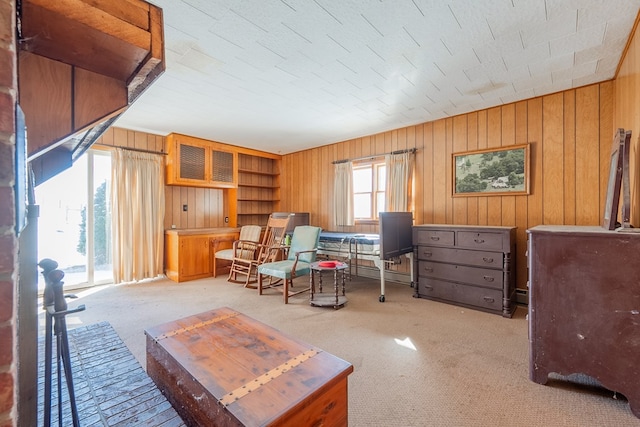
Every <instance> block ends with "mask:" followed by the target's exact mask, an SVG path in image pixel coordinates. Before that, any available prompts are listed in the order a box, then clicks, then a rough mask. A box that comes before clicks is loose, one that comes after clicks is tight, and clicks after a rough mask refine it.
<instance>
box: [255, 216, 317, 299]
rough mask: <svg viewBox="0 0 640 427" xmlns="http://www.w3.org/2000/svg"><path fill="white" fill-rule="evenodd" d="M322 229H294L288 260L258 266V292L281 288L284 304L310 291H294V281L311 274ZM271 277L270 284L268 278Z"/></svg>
mask: <svg viewBox="0 0 640 427" xmlns="http://www.w3.org/2000/svg"><path fill="white" fill-rule="evenodd" d="M321 230H322V229H321V228H320V227H314V226H310V225H299V226H297V227H296V228H294V229H293V236H292V237H291V246H290V247H289V248H288V253H287V259H285V260H282V261H275V262H268V263H265V264H261V265H259V266H258V290H259V292H260V295H262V291H263V290H265V289H269V288H275V287H281V288H280V290H281V291H282V294H283V295H284V303H285V304H287V303H288V302H289V297H291V296H293V295H297V294H299V293H302V292H305V291H308V290H309V286H308V285H305V286H302V287H301V288H300V289H297V290H295V291H294V290H293V279H294V278H296V277H299V276H305V275H308V274H309V273H310V272H311V267H310V266H311V263H312V262H314V261H315V260H316V252H317V251H318V241H319V240H320V231H321ZM265 276H269V277H270V280H268V282H269V283H266V282H267V280H266V277H265Z"/></svg>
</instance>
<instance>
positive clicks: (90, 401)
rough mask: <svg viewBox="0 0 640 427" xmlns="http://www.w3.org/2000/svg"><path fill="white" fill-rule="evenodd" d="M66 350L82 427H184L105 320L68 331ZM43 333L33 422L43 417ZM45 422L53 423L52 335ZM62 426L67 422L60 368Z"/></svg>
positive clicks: (55, 390) (55, 394) (68, 412)
mask: <svg viewBox="0 0 640 427" xmlns="http://www.w3.org/2000/svg"><path fill="white" fill-rule="evenodd" d="M68 336H69V351H70V353H71V357H70V359H71V365H72V368H71V370H72V373H73V383H74V391H75V394H76V405H77V407H78V416H79V419H80V420H79V421H80V425H81V426H82V427H91V426H162V427H174V426H176V427H177V426H184V425H185V424H184V422H183V421H182V420H181V419H180V417H179V416H178V414H177V413H176V412H175V410H174V409H173V407H172V406H171V405H170V404H169V402H168V401H167V400H166V399H165V397H164V396H163V395H162V393H161V392H160V391H159V390H158V388H157V387H156V386H155V384H154V383H153V381H152V380H151V379H150V378H149V376H148V375H147V373H146V372H145V371H144V369H143V368H142V366H140V364H139V363H138V361H137V360H136V359H135V358H134V357H133V355H132V354H131V352H129V350H128V349H127V347H126V346H125V345H124V343H123V342H122V340H121V339H120V337H119V336H118V334H117V333H116V332H115V330H114V329H113V328H112V327H111V325H110V324H109V323H108V322H102V323H96V324H93V325H88V326H83V327H80V328H76V329H72V330H69V332H68ZM44 347H45V345H44V338H42V339H40V342H39V358H38V361H39V363H38V425H43V421H44V400H43V397H44V365H45V363H44ZM52 372H53V373H52V376H53V378H52V404H51V406H52V409H51V425H52V426H57V425H58V383H57V364H56V337H55V335H54V336H53V369H52ZM61 381H62V382H61V384H62V393H61V395H62V418H63V419H62V425H64V426H70V425H72V417H71V408H70V406H69V395H68V392H67V386H66V382H65V375H64V373H62V374H61Z"/></svg>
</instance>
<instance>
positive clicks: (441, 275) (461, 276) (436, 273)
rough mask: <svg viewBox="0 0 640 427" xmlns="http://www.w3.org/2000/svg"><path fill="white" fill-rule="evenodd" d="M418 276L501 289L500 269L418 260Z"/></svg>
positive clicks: (501, 275) (501, 276) (501, 274)
mask: <svg viewBox="0 0 640 427" xmlns="http://www.w3.org/2000/svg"><path fill="white" fill-rule="evenodd" d="M418 276H419V277H422V276H424V277H430V278H434V279H444V280H451V281H454V282H461V283H468V284H471V285H478V286H487V287H490V288H496V289H502V279H503V271H502V270H491V269H489V268H478V267H468V266H465V265H457V264H445V263H441V262H430V261H418Z"/></svg>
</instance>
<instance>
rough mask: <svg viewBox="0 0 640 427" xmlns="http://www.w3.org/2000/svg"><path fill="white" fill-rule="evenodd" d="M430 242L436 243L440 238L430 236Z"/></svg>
mask: <svg viewBox="0 0 640 427" xmlns="http://www.w3.org/2000/svg"><path fill="white" fill-rule="evenodd" d="M431 240H433V241H434V242H437V241H438V240H440V238H439V237H438V236H431Z"/></svg>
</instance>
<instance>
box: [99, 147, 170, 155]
mask: <svg viewBox="0 0 640 427" xmlns="http://www.w3.org/2000/svg"><path fill="white" fill-rule="evenodd" d="M106 147H108V145H107V146H106ZM111 147H113V148H120V149H121V150H127V151H136V152H138V153H148V154H162V155H163V156H166V155H167V153H165V152H164V151H153V150H145V149H142V148H130V147H117V146H113V145H112V146H111Z"/></svg>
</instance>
